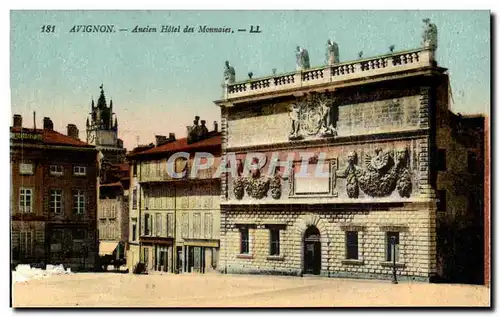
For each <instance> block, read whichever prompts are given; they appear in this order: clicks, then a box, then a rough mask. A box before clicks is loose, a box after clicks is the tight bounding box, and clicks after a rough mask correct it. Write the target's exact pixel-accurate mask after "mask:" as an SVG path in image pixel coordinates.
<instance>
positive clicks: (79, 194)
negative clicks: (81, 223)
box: [73, 189, 85, 215]
mask: <svg viewBox="0 0 500 317" xmlns="http://www.w3.org/2000/svg"><path fill="white" fill-rule="evenodd" d="M84 212H85V193H84V192H83V190H81V189H75V190H73V213H74V214H76V215H83V213H84Z"/></svg>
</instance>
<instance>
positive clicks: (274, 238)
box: [269, 228, 280, 255]
mask: <svg viewBox="0 0 500 317" xmlns="http://www.w3.org/2000/svg"><path fill="white" fill-rule="evenodd" d="M269 235H270V236H269V243H270V250H269V251H270V253H269V254H270V255H279V254H280V230H279V229H278V228H271V229H269Z"/></svg>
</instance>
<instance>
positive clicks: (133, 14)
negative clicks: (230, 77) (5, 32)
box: [11, 11, 490, 150]
mask: <svg viewBox="0 0 500 317" xmlns="http://www.w3.org/2000/svg"><path fill="white" fill-rule="evenodd" d="M425 17H429V18H430V19H431V20H432V21H433V22H434V23H435V24H436V25H437V27H438V30H439V48H438V51H437V59H438V63H439V65H440V66H442V67H446V68H448V69H449V73H450V76H451V84H452V88H453V94H454V101H455V104H454V105H453V110H454V111H456V112H462V113H479V112H483V113H487V114H489V108H490V15H489V12H488V11H13V12H12V13H11V94H12V95H11V100H12V112H13V113H20V114H22V115H23V118H24V124H25V126H32V124H33V123H32V121H33V119H32V117H33V111H36V113H37V126H41V124H42V117H44V116H48V117H51V118H52V120H53V121H54V125H55V128H56V129H57V130H59V131H61V132H65V130H66V125H67V124H68V123H74V124H76V125H77V126H78V128H79V129H80V137H81V138H85V120H86V117H87V114H88V112H89V111H90V101H91V97H92V96H93V97H94V99H97V97H98V94H99V85H100V84H101V83H104V90H105V93H106V95H107V97H108V100H109V98H110V97H111V98H112V99H113V106H114V111H115V112H116V113H117V115H118V123H119V126H120V127H119V136H120V137H121V138H122V139H123V140H124V141H125V146H126V147H127V148H128V149H129V150H131V149H132V148H133V147H134V146H135V145H136V137H137V136H139V138H140V143H149V142H153V141H154V135H155V134H163V135H168V133H169V132H175V133H176V135H177V137H182V136H184V135H185V126H186V125H188V124H190V123H191V122H192V120H193V117H194V116H195V115H199V116H200V117H201V118H202V119H205V120H207V122H208V123H209V124H210V126H211V125H212V121H214V120H219V118H220V115H219V108H218V107H216V106H215V105H214V104H213V102H212V101H213V100H216V99H219V97H220V96H221V87H220V85H221V83H222V73H223V68H224V61H225V60H229V61H230V62H231V64H232V65H233V66H234V67H235V69H236V77H237V80H239V79H245V78H246V77H247V75H246V74H247V73H248V71H252V72H253V73H254V77H258V76H264V75H268V74H270V73H271V71H272V69H273V68H276V69H277V70H278V72H284V71H292V70H294V68H295V53H294V50H295V47H296V46H297V45H301V46H304V47H305V48H307V50H308V51H309V56H310V59H311V64H312V66H315V65H322V64H323V63H324V56H325V46H326V41H327V39H329V38H331V39H333V40H335V41H336V42H337V43H338V44H339V47H340V59H341V61H348V60H353V59H356V58H357V52H359V51H360V50H363V52H364V55H363V56H364V57H369V56H374V55H378V54H384V53H386V52H387V51H388V47H389V45H391V44H394V45H395V46H396V50H406V49H412V48H416V47H418V46H419V45H420V38H421V33H422V19H423V18H425ZM44 24H53V25H55V26H56V32H55V33H54V34H44V33H41V32H40V29H41V26H42V25H44ZM79 24H114V25H115V26H116V28H128V29H132V28H133V27H134V26H136V25H139V26H141V27H144V26H150V27H157V28H158V29H160V28H161V25H180V26H181V28H184V26H186V25H191V26H199V25H209V26H214V27H217V26H226V27H231V28H233V29H238V28H249V27H250V25H259V26H260V29H261V30H262V33H261V34H247V33H244V34H242V33H238V32H235V33H234V34H199V33H194V34H183V33H180V34H168V33H165V34H162V33H149V34H148V33H145V34H133V33H123V32H117V33H111V34H99V33H76V34H75V33H69V30H70V29H71V28H72V27H73V26H74V25H79Z"/></svg>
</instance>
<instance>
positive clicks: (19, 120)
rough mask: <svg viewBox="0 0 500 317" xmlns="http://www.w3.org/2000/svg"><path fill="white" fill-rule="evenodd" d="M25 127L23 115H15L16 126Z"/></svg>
mask: <svg viewBox="0 0 500 317" xmlns="http://www.w3.org/2000/svg"><path fill="white" fill-rule="evenodd" d="M22 127H23V117H22V116H21V115H20V114H15V115H14V128H22Z"/></svg>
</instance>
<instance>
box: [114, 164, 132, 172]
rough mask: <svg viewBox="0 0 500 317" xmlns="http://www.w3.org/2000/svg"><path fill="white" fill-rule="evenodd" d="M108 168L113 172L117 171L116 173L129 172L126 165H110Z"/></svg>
mask: <svg viewBox="0 0 500 317" xmlns="http://www.w3.org/2000/svg"><path fill="white" fill-rule="evenodd" d="M110 167H111V169H112V170H113V171H118V172H128V171H129V165H128V163H120V164H112V165H111V166H110Z"/></svg>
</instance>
